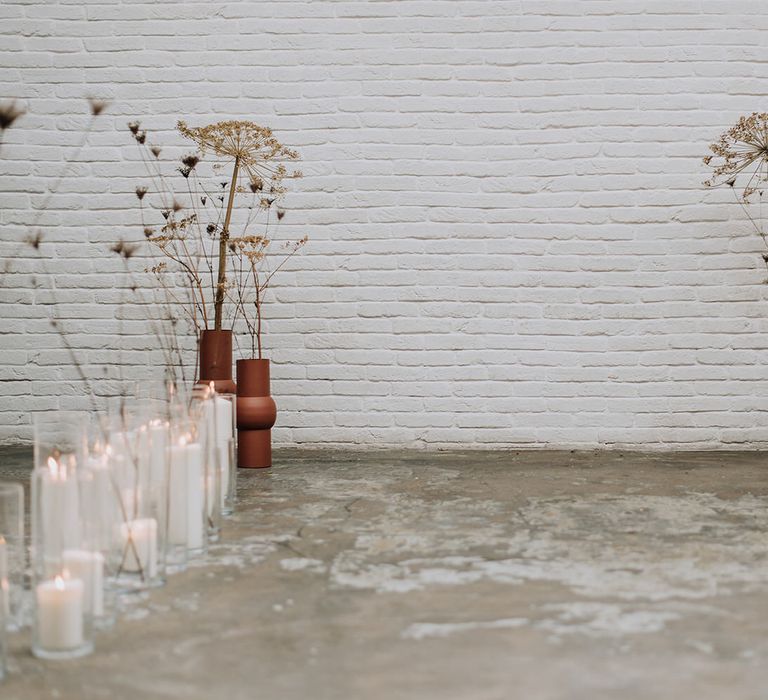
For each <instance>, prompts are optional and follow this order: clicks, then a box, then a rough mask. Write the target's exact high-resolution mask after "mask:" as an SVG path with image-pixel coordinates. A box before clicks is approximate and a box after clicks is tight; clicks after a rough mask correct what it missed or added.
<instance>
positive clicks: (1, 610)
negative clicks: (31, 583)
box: [0, 589, 8, 682]
mask: <svg viewBox="0 0 768 700" xmlns="http://www.w3.org/2000/svg"><path fill="white" fill-rule="evenodd" d="M6 596H7V592H6V591H4V590H2V589H0V682H1V681H2V680H3V678H5V674H6V672H7V669H8V665H7V664H8V662H7V658H8V623H7V620H6V615H5V605H4V602H5V598H6Z"/></svg>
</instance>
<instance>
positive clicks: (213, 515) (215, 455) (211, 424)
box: [190, 386, 231, 542]
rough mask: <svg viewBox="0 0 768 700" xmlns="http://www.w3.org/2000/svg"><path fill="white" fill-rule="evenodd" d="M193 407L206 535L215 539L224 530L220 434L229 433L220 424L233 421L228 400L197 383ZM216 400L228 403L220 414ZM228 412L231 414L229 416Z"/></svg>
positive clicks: (192, 415) (210, 538) (208, 538)
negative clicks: (201, 462)
mask: <svg viewBox="0 0 768 700" xmlns="http://www.w3.org/2000/svg"><path fill="white" fill-rule="evenodd" d="M195 389H196V390H195V391H194V393H193V401H192V404H191V406H190V412H191V417H192V419H193V425H194V435H195V439H196V441H197V442H198V443H199V445H200V447H201V449H202V457H203V474H202V497H203V515H204V527H205V534H206V538H207V540H208V542H216V541H217V540H218V539H219V535H220V532H221V506H222V492H221V485H222V466H221V459H220V456H219V444H218V441H217V436H218V435H219V433H222V432H223V433H225V434H226V433H227V431H226V430H222V429H221V426H220V425H219V424H218V421H217V418H219V417H221V418H224V419H228V420H230V421H231V407H230V404H229V402H227V401H225V400H224V399H220V398H219V397H217V396H216V392H215V391H213V388H212V387H206V386H198V387H196V388H195ZM217 402H223V403H224V404H226V406H225V407H223V408H222V410H221V412H220V413H219V414H218V415H217V411H216V407H217ZM227 412H229V417H228V416H227Z"/></svg>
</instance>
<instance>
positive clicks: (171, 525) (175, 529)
mask: <svg viewBox="0 0 768 700" xmlns="http://www.w3.org/2000/svg"><path fill="white" fill-rule="evenodd" d="M170 452H171V463H170V466H169V474H168V541H169V543H170V544H172V545H184V546H185V547H186V546H187V539H188V538H187V518H188V515H187V495H188V489H187V477H188V473H187V443H186V440H185V439H184V438H182V439H181V440H180V442H179V444H178V445H172V446H171V450H170Z"/></svg>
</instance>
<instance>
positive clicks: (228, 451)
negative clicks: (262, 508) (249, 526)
mask: <svg viewBox="0 0 768 700" xmlns="http://www.w3.org/2000/svg"><path fill="white" fill-rule="evenodd" d="M216 456H217V459H218V460H219V470H220V472H221V514H222V515H225V516H226V515H232V513H234V512H235V497H236V489H237V448H236V447H235V441H234V439H230V440H226V441H225V442H223V443H219V445H218V448H217V450H216Z"/></svg>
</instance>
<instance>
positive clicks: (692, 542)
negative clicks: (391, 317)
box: [0, 450, 768, 700]
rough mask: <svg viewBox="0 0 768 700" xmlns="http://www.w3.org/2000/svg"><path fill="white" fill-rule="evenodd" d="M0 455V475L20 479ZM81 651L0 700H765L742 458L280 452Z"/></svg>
mask: <svg viewBox="0 0 768 700" xmlns="http://www.w3.org/2000/svg"><path fill="white" fill-rule="evenodd" d="M20 459H21V460H23V461H24V462H26V457H25V455H19V453H13V452H12V451H9V450H6V451H5V452H4V453H2V455H1V458H0V464H2V465H3V466H0V475H1V476H2V477H3V478H6V477H7V475H8V474H9V473H10V474H13V473H14V470H15V473H17V474H21V475H22V476H23V475H24V472H23V470H21V469H20V468H19V467H18V465H19V463H20V462H19V460H20ZM276 464H277V465H278V466H276V467H275V468H273V469H272V470H270V471H266V472H258V471H257V472H241V473H240V476H239V495H240V502H239V512H238V513H237V515H236V516H235V518H234V519H232V520H230V521H228V522H227V527H226V529H225V532H224V538H223V541H222V542H221V543H220V544H219V545H218V546H216V547H215V548H214V549H212V551H211V552H210V553H209V554H208V555H207V557H206V559H205V560H204V561H203V562H199V563H198V564H197V565H196V566H194V567H193V568H191V569H190V570H188V571H187V572H185V573H183V574H178V575H176V576H174V577H172V578H171V579H170V580H169V583H168V585H167V586H166V587H165V588H163V589H159V590H155V591H153V592H152V593H150V594H147V595H141V596H136V597H135V599H134V600H131V601H128V602H127V603H126V604H125V609H124V611H123V613H122V614H121V617H120V619H119V620H118V622H117V624H116V625H115V627H114V629H112V630H111V631H109V632H105V633H101V634H100V635H99V636H98V637H97V651H96V653H95V654H93V655H92V656H90V657H88V658H86V659H82V660H79V661H72V662H59V663H53V662H47V663H44V662H41V661H38V660H35V659H34V658H32V657H31V656H30V654H29V652H28V651H27V649H28V638H27V635H25V634H19V635H16V636H14V638H13V639H12V644H11V648H12V657H11V662H10V667H11V668H10V670H11V673H10V676H9V677H8V679H7V680H6V682H5V684H4V685H2V686H0V697H2V698H3V700H33V699H36V698H64V699H67V698H78V699H84V700H87V699H90V698H114V699H115V700H122V699H123V698H126V699H127V698H131V699H132V700H134V699H136V698H142V699H144V698H183V699H184V700H193V699H198V698H199V699H200V700H212V699H213V698H227V699H228V700H239V699H241V698H242V699H243V700H245V699H249V700H250V699H252V698H259V699H271V698H275V699H280V700H293V699H294V698H313V699H326V698H339V699H342V698H343V699H345V700H348V699H352V698H355V699H356V698H365V699H366V700H369V699H379V698H382V699H384V698H387V699H388V700H390V699H393V698H441V699H446V698H448V699H450V698H468V699H471V700H486V699H491V698H493V699H494V700H495V699H497V698H498V699H502V698H503V699H508V698H526V700H528V699H536V700H538V699H540V698H541V699H548V698H553V699H554V698H558V699H568V700H570V699H574V700H575V699H577V698H578V699H580V698H585V699H587V698H588V699H589V700H598V699H602V698H611V699H612V700H613V699H616V698H621V699H622V700H634V699H637V698H644V699H645V698H648V699H650V698H653V699H654V700H659V699H660V698H675V700H687V699H688V698H691V699H693V698H695V699H696V700H708V699H709V698H712V699H715V698H716V699H717V700H724V699H725V700H742V699H744V700H746V699H752V698H754V699H755V700H757V699H758V698H759V699H761V700H764V699H765V698H766V697H768V469H767V468H766V466H765V457H764V456H763V455H761V454H757V453H725V452H720V453H698V454H692V453H682V454H680V453H679V454H676V455H671V454H630V453H623V454H622V453H615V452H613V453H612V452H603V453H575V454H573V453H569V452H452V453H438V454H430V453H423V452H379V453H375V452H374V453H370V452H369V453H349V452H322V453H319V452H318V453H313V452H298V451H290V452H280V453H278V455H277V459H276Z"/></svg>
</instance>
